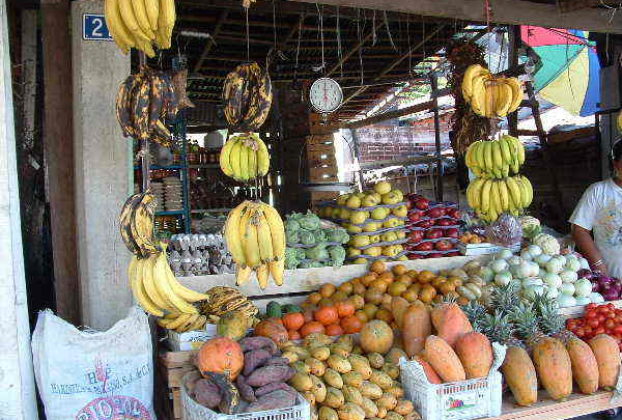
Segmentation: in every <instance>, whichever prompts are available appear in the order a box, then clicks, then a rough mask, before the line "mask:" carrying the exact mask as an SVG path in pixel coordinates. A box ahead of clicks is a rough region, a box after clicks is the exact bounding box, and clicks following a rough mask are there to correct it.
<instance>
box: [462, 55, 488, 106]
mask: <svg viewBox="0 0 622 420" xmlns="http://www.w3.org/2000/svg"><path fill="white" fill-rule="evenodd" d="M489 74H490V72H489V71H488V69H486V68H484V67H482V66H481V65H479V64H472V65H470V66H469V67H468V68H467V69H466V71H465V72H464V77H463V78H462V95H463V96H464V99H465V100H466V101H467V102H469V101H470V100H471V96H472V95H473V79H474V78H475V77H476V76H482V75H489Z"/></svg>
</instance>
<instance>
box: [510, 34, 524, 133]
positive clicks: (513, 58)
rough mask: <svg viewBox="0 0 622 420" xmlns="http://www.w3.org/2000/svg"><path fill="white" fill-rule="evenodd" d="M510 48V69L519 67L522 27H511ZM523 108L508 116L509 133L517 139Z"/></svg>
mask: <svg viewBox="0 0 622 420" xmlns="http://www.w3.org/2000/svg"><path fill="white" fill-rule="evenodd" d="M508 33H509V46H510V52H509V54H510V62H509V67H510V68H515V67H517V66H518V49H519V48H520V45H521V38H520V26H519V25H512V26H510V27H509V32H508ZM520 109H521V107H520V106H519V107H518V109H517V110H516V111H514V112H512V113H511V114H509V115H508V131H509V134H510V136H514V137H517V136H518V112H519V111H520Z"/></svg>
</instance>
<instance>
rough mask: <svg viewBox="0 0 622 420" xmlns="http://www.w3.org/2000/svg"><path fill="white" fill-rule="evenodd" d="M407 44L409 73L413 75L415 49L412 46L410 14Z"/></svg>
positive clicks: (407, 19) (407, 22) (407, 20)
mask: <svg viewBox="0 0 622 420" xmlns="http://www.w3.org/2000/svg"><path fill="white" fill-rule="evenodd" d="M406 44H407V46H408V75H409V76H410V77H413V51H412V49H411V48H410V15H408V17H407V18H406Z"/></svg>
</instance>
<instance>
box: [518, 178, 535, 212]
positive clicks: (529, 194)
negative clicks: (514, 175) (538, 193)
mask: <svg viewBox="0 0 622 420" xmlns="http://www.w3.org/2000/svg"><path fill="white" fill-rule="evenodd" d="M519 178H520V180H521V183H522V185H523V186H524V187H523V188H524V189H525V193H526V199H525V201H524V204H525V205H524V206H523V207H524V208H527V207H529V206H530V205H531V202H532V201H533V186H532V185H531V182H530V181H529V179H528V178H527V177H525V176H523V175H519Z"/></svg>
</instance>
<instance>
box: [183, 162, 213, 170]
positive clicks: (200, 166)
mask: <svg viewBox="0 0 622 420" xmlns="http://www.w3.org/2000/svg"><path fill="white" fill-rule="evenodd" d="M188 168H190V169H219V168H220V164H218V163H199V164H194V165H188Z"/></svg>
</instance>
